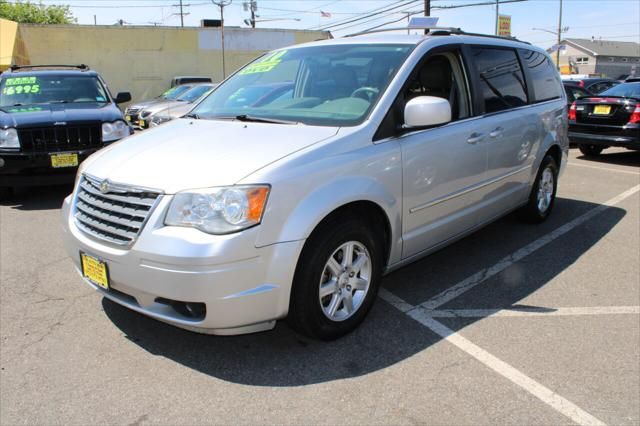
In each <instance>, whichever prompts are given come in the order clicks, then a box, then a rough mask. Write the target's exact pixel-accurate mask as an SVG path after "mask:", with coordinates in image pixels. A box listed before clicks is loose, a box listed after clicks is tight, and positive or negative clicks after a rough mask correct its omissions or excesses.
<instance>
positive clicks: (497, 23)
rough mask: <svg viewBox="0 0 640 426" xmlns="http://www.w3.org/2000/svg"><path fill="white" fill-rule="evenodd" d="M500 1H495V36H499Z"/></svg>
mask: <svg viewBox="0 0 640 426" xmlns="http://www.w3.org/2000/svg"><path fill="white" fill-rule="evenodd" d="M499 31H500V0H496V35H498V34H500V32H499Z"/></svg>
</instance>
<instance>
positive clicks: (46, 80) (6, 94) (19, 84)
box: [0, 73, 109, 107]
mask: <svg viewBox="0 0 640 426" xmlns="http://www.w3.org/2000/svg"><path fill="white" fill-rule="evenodd" d="M78 102H100V103H106V102H109V97H108V96H107V92H106V90H105V88H104V87H103V86H102V84H101V83H100V80H98V79H97V78H96V77H94V76H86V75H55V74H54V75H51V74H48V75H37V74H36V75H33V74H32V75H29V74H26V73H24V74H23V73H20V75H19V76H16V77H13V76H11V77H7V78H3V79H2V80H0V107H4V106H17V105H34V104H47V103H78Z"/></svg>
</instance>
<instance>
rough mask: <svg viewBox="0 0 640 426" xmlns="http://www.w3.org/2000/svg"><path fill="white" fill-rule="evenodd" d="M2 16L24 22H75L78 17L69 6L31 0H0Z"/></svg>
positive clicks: (0, 13)
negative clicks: (49, 4) (9, 1)
mask: <svg viewBox="0 0 640 426" xmlns="http://www.w3.org/2000/svg"><path fill="white" fill-rule="evenodd" d="M0 18H4V19H8V20H10V21H15V22H19V23H22V24H74V23H75V22H76V19H75V18H74V17H73V13H71V9H70V8H69V6H55V5H52V6H47V5H44V4H42V2H40V3H32V2H31V1H29V0H27V1H22V0H17V1H16V2H13V3H7V2H6V1H3V0H0Z"/></svg>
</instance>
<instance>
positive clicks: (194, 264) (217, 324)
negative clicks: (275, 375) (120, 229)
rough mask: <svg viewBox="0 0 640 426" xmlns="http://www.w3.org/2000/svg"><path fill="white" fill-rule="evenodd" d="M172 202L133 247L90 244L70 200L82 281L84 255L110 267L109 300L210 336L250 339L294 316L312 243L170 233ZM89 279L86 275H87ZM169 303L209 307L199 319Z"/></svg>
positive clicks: (70, 228)
mask: <svg viewBox="0 0 640 426" xmlns="http://www.w3.org/2000/svg"><path fill="white" fill-rule="evenodd" d="M169 201H170V197H168V196H163V197H162V199H161V200H160V202H159V203H158V205H157V206H156V208H155V210H154V211H153V212H152V213H151V216H150V218H149V220H148V222H147V224H146V225H145V228H144V229H143V230H142V232H141V234H140V235H139V237H138V239H137V241H136V242H135V243H134V244H133V246H132V247H129V248H123V247H119V246H113V245H110V244H108V243H105V242H101V241H98V240H95V239H93V238H92V237H89V236H88V235H86V234H84V233H83V232H82V231H80V230H79V229H78V228H77V227H76V226H75V221H74V219H73V217H72V216H71V215H70V210H71V208H72V196H69V197H67V199H65V201H64V204H63V207H62V221H63V231H64V240H65V246H66V249H67V252H68V254H69V256H71V258H72V259H73V262H74V264H75V266H76V269H77V270H78V272H79V273H80V274H81V266H80V252H81V251H82V252H84V253H87V254H89V255H92V256H94V257H97V258H99V259H101V260H102V261H104V262H106V264H107V266H108V271H109V278H110V286H111V288H112V289H113V290H115V291H109V290H103V289H101V288H99V287H97V286H95V285H94V284H92V283H91V282H89V281H88V280H86V279H85V281H86V282H87V284H89V285H90V286H91V287H93V288H94V289H96V290H98V291H99V292H100V293H101V294H102V295H103V296H104V297H106V298H108V299H110V300H112V301H114V302H116V303H119V304H121V305H124V306H126V307H128V308H130V309H132V310H134V311H137V312H140V313H142V314H145V315H148V316H150V317H153V318H155V319H158V320H160V321H163V322H166V323H169V324H172V325H175V326H177V327H181V328H185V329H188V330H191V331H196V332H200V333H206V334H220V335H229V334H242V333H251V332H256V331H262V330H267V329H270V328H272V327H273V326H274V325H275V321H276V320H277V319H280V318H283V317H285V316H286V314H287V311H288V308H289V295H290V290H291V283H292V281H293V274H294V271H295V266H296V262H297V260H298V256H299V254H300V251H301V250H302V245H303V244H304V241H303V240H301V241H294V242H286V243H279V244H273V245H270V246H266V247H261V248H256V247H255V241H256V236H257V233H258V230H257V227H254V228H251V229H248V230H246V231H243V232H239V233H236V234H230V235H219V236H216V235H208V234H205V233H203V232H200V231H198V230H196V229H193V228H181V227H173V226H164V225H163V220H164V215H165V212H166V208H167V207H168V203H169ZM81 275H82V274H81ZM166 300H171V301H177V302H188V303H198V304H204V305H205V306H206V313H205V315H204V317H203V318H191V317H189V316H186V315H184V314H183V313H181V312H180V311H179V310H176V309H174V307H172V306H171V305H170V304H167V303H166Z"/></svg>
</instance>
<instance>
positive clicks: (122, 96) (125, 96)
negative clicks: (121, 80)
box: [114, 92, 131, 104]
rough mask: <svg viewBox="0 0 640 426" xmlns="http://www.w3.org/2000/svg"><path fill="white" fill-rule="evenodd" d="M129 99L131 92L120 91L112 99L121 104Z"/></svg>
mask: <svg viewBox="0 0 640 426" xmlns="http://www.w3.org/2000/svg"><path fill="white" fill-rule="evenodd" d="M130 100H131V93H129V92H120V93H118V94H117V95H116V98H115V99H114V101H115V102H116V103H117V104H123V103H125V102H129V101H130Z"/></svg>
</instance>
